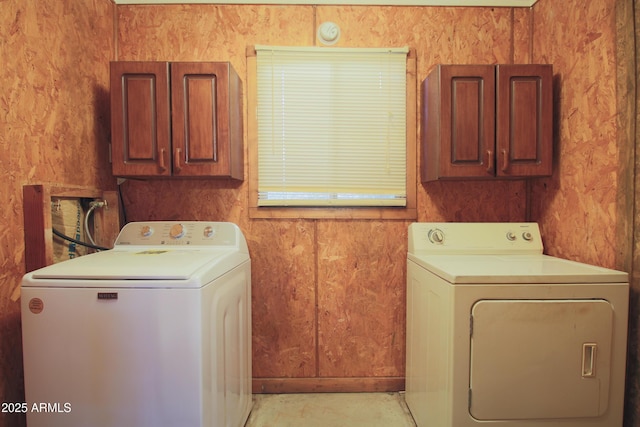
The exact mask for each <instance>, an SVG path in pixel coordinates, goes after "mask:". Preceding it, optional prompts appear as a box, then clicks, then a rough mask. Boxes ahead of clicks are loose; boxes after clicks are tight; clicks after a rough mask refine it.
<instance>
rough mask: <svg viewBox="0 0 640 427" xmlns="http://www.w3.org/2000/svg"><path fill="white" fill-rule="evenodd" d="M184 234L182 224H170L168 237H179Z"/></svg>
mask: <svg viewBox="0 0 640 427" xmlns="http://www.w3.org/2000/svg"><path fill="white" fill-rule="evenodd" d="M184 234H185V228H184V225H182V224H175V225H172V226H171V229H170V230H169V237H171V238H172V239H179V238H181V237H182V236H184Z"/></svg>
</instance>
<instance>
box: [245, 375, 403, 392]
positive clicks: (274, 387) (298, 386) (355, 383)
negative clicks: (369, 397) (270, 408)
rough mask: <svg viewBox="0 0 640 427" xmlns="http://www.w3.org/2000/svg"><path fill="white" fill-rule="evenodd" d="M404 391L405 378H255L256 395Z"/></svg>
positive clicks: (254, 388) (254, 390)
mask: <svg viewBox="0 0 640 427" xmlns="http://www.w3.org/2000/svg"><path fill="white" fill-rule="evenodd" d="M402 390H404V377H361V378H360V377H358V378H254V379H253V392H254V393H366V392H392V391H402Z"/></svg>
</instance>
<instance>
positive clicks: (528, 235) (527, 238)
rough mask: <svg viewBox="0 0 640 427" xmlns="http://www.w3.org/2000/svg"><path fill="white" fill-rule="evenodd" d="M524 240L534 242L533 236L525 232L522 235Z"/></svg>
mask: <svg viewBox="0 0 640 427" xmlns="http://www.w3.org/2000/svg"><path fill="white" fill-rule="evenodd" d="M522 238H523V239H524V240H526V241H527V242H530V241H532V240H533V235H532V234H531V233H530V232H528V231H525V232H524V233H522Z"/></svg>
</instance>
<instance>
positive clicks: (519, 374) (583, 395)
mask: <svg viewBox="0 0 640 427" xmlns="http://www.w3.org/2000/svg"><path fill="white" fill-rule="evenodd" d="M471 316H472V328H471V359H470V363H471V366H470V385H469V386H470V391H469V399H470V401H469V412H470V414H471V416H473V417H474V418H476V419H478V420H518V419H529V420H530V419H541V418H547V419H549V418H580V417H597V416H600V415H602V414H603V413H604V412H605V411H606V409H607V402H608V396H609V376H610V358H611V336H612V334H613V308H612V306H611V304H610V303H609V302H608V301H605V300H481V301H478V302H477V303H475V304H474V305H473V307H472V309H471Z"/></svg>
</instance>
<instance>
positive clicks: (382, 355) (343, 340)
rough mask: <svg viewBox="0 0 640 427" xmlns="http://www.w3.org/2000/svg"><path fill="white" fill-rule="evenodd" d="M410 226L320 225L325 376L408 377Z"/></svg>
mask: <svg viewBox="0 0 640 427" xmlns="http://www.w3.org/2000/svg"><path fill="white" fill-rule="evenodd" d="M407 226H408V224H407V223H406V222H393V223H385V222H380V221H349V222H335V221H319V222H318V345H319V360H318V363H319V376H320V377H366V376H372V377H376V376H380V377H383V376H386V377H394V376H396V377H402V376H403V375H404V359H405V357H404V354H405V352H404V349H405V334H404V330H405V311H406V310H405V301H406V292H405V290H406V276H405V268H404V267H405V264H406V253H407Z"/></svg>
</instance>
